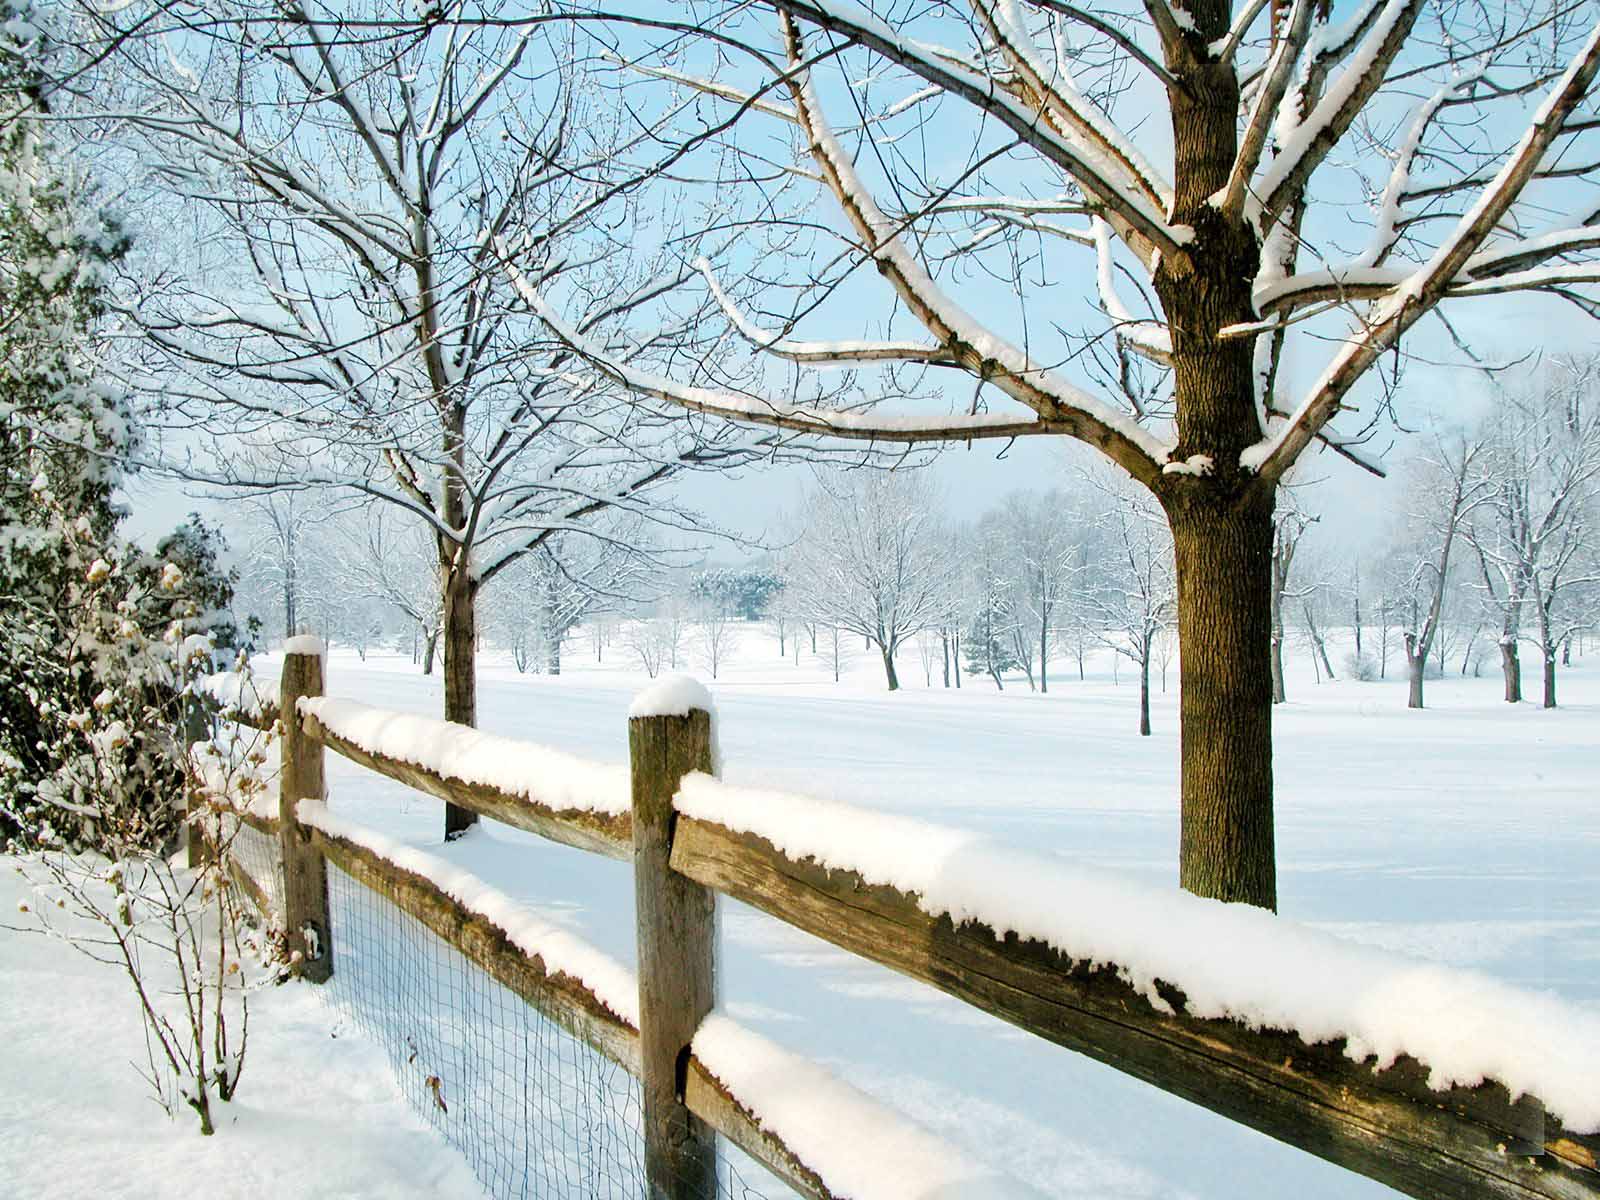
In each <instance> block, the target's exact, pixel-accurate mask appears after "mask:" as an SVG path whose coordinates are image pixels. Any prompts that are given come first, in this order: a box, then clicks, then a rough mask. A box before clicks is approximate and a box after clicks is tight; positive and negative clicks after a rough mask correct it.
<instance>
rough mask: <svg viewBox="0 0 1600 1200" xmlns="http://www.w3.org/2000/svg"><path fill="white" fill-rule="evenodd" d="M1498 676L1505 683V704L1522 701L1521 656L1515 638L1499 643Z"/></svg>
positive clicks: (1505, 639)
mask: <svg viewBox="0 0 1600 1200" xmlns="http://www.w3.org/2000/svg"><path fill="white" fill-rule="evenodd" d="M1500 674H1501V675H1503V676H1504V677H1505V681H1506V703H1507V704H1519V703H1521V701H1522V654H1521V651H1520V650H1519V648H1518V646H1517V640H1516V638H1503V639H1501V642H1500Z"/></svg>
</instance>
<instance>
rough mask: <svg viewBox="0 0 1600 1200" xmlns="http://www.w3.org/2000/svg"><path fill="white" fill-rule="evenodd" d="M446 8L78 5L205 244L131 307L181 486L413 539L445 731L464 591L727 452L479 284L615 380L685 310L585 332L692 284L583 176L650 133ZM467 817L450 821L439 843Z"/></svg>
mask: <svg viewBox="0 0 1600 1200" xmlns="http://www.w3.org/2000/svg"><path fill="white" fill-rule="evenodd" d="M451 7H452V9H453V11H452V14H451V15H452V18H465V19H445V14H444V12H443V6H436V7H435V8H434V9H432V10H430V13H429V14H428V15H427V16H426V17H425V18H423V19H422V20H421V21H420V22H419V23H418V24H416V25H414V26H412V27H410V28H407V29H404V30H401V29H398V28H397V29H395V30H394V31H393V35H392V36H389V35H388V34H386V33H385V32H383V31H381V30H379V29H376V28H374V31H373V34H372V36H370V37H349V36H346V27H345V23H346V22H347V21H349V20H352V19H353V20H357V21H372V22H376V23H378V24H380V25H381V23H382V22H383V21H385V20H386V19H387V18H389V17H390V16H392V15H393V9H392V7H391V6H388V5H382V4H377V3H364V4H363V3H358V4H356V5H355V6H353V7H348V8H345V9H343V10H342V11H340V12H337V13H333V12H329V11H328V10H326V9H324V8H322V7H321V6H320V5H318V4H316V3H315V2H314V0H288V2H287V3H278V2H276V0H273V2H272V3H267V2H266V0H260V2H257V0H233V2H227V3H224V4H221V5H219V6H217V9H216V11H214V12H208V14H207V20H206V21H205V22H204V23H203V25H202V26H190V27H186V28H185V27H182V26H184V25H185V22H184V19H183V18H182V16H181V14H179V13H178V12H177V10H176V9H159V8H158V11H157V12H156V13H154V14H151V13H148V12H146V11H145V8H144V6H142V5H136V6H131V7H124V8H103V7H101V8H93V9H86V12H85V16H86V19H88V20H89V21H91V22H93V23H94V24H96V25H98V26H99V27H100V30H101V36H102V37H103V38H104V39H106V40H107V41H108V42H111V43H113V44H116V45H118V46H119V47H120V61H121V63H122V66H123V67H124V70H125V74H124V81H125V83H126V85H127V87H128V88H129V89H131V90H130V93H129V94H130V96H131V98H132V103H131V104H130V107H129V109H128V111H129V112H130V113H131V114H132V116H131V117H130V121H131V127H132V129H133V130H134V132H135V133H136V134H137V135H138V136H140V137H141V138H142V139H143V140H142V141H141V143H140V147H141V150H142V152H143V153H145V154H146V155H148V157H149V158H150V159H152V160H153V161H154V163H155V164H156V168H157V171H158V173H159V178H160V179H161V180H162V181H164V182H165V184H166V185H167V186H168V188H169V194H172V195H175V196H176V197H177V198H179V199H180V200H181V201H182V202H184V203H186V204H188V205H190V206H195V207H197V208H198V209H200V210H202V211H203V212H204V214H205V216H204V220H206V221H207V222H208V223H209V225H210V227H211V240H212V241H214V242H215V243H216V244H217V245H220V246H225V247H226V248H227V253H228V254H229V255H230V261H229V263H228V264H223V265H221V266H222V269H214V270H210V271H206V272H204V273H202V274H200V275H198V276H197V277H196V278H194V279H190V278H183V277H162V278H158V279H155V280H152V281H150V283H149V286H147V288H146V289H145V294H144V295H143V297H142V298H141V301H142V302H141V303H140V304H139V306H138V308H137V310H136V311H135V312H134V313H133V314H132V315H133V316H134V317H136V319H137V320H138V321H139V322H140V326H141V328H142V330H143V332H144V334H145V336H146V337H147V338H148V344H149V345H150V346H151V347H153V349H154V351H155V354H154V357H153V361H152V362H151V364H150V367H151V369H150V371H149V373H148V375H147V377H146V378H145V379H144V380H143V381H142V382H144V383H146V384H147V385H148V390H149V391H151V392H152V393H154V394H155V395H157V396H158V397H159V398H160V406H161V410H162V412H163V423H164V424H165V425H166V426H169V427H181V428H184V429H186V430H187V429H191V428H193V427H196V426H198V427H201V428H205V429H209V430H211V431H212V432H213V433H215V434H216V435H217V442H218V461H217V465H215V466H214V467H210V468H205V469H204V470H199V469H197V468H194V467H192V466H185V467H184V468H183V469H184V470H185V472H186V473H188V474H190V475H203V476H204V477H205V478H208V479H211V480H214V481H216V482H220V483H224V484H230V485H236V486H241V487H245V488H251V489H259V490H274V489H282V488H285V487H297V488H298V487H306V486H320V487H329V488H336V489H345V490H347V491H352V492H359V493H364V494H365V495H368V496H371V497H374V498H376V499H378V500H381V501H383V502H385V503H387V504H389V505H391V506H394V507H396V508H398V509H399V510H402V511H404V512H406V513H408V514H411V516H412V517H413V518H414V519H416V520H417V521H418V522H419V524H421V525H424V526H425V527H426V528H427V529H428V530H430V531H431V534H432V537H433V541H434V557H435V559H436V561H437V571H436V572H434V573H433V575H432V577H433V578H434V580H435V581H436V582H437V585H438V587H439V589H440V599H441V606H442V614H443V628H442V632H441V635H440V636H441V640H442V642H443V658H444V672H443V674H444V716H445V718H446V719H447V720H451V721H456V722H460V723H463V724H468V725H471V724H474V723H475V721H476V715H477V693H476V671H475V662H476V657H475V656H476V647H477V641H478V638H477V619H478V618H477V596H478V592H479V589H480V588H481V587H482V586H483V585H484V584H485V583H487V582H488V581H490V580H492V579H493V578H495V576H497V575H498V574H499V573H500V572H502V571H504V570H506V569H507V568H508V567H509V566H510V565H511V564H512V563H514V562H515V561H517V559H518V558H519V557H521V556H522V555H524V554H527V553H530V552H532V551H533V550H535V549H536V548H538V547H539V546H541V545H542V544H544V543H545V542H546V541H547V540H548V539H550V538H552V537H555V536H557V535H559V534H560V533H561V532H563V531H567V530H574V529H582V528H584V527H585V525H586V523H587V522H588V521H589V520H590V519H592V518H593V517H594V516H595V515H596V514H598V513H602V512H610V511H624V512H629V513H634V514H638V515H640V516H642V517H647V518H649V519H651V520H655V521H674V522H677V523H682V522H684V521H687V520H688V519H689V518H688V517H687V516H686V515H684V514H681V513H675V510H673V509H672V508H671V507H669V506H666V505H664V503H663V502H662V501H661V499H660V497H659V494H657V493H658V485H659V484H661V483H662V482H663V481H664V480H666V479H667V478H669V477H670V476H671V475H672V474H673V473H674V472H675V471H677V470H679V469H681V468H684V467H686V466H691V465H716V464H719V463H721V462H724V461H726V459H727V457H728V456H729V455H735V454H736V451H734V450H733V449H731V448H730V447H729V446H728V445H723V446H722V447H720V448H714V447H712V446H711V444H710V442H709V441H708V440H707V439H706V438H705V437H702V433H703V432H704V431H703V430H702V429H700V428H699V427H697V426H695V425H691V424H688V423H685V422H683V421H681V420H668V419H667V418H666V417H665V416H664V415H663V414H662V413H660V412H658V411H656V410H654V409H652V408H651V407H650V406H647V405H639V404H626V403H619V393H618V390H617V389H616V388H614V387H611V386H608V385H605V384H602V383H598V382H597V381H596V380H595V379H594V377H593V376H592V375H585V376H584V377H581V378H580V377H575V376H574V375H572V374H571V373H570V372H569V371H568V370H567V369H566V364H567V362H568V360H569V359H570V357H571V356H570V352H569V351H567V350H566V349H564V348H563V347H562V346H560V345H556V344H553V343H550V342H549V340H548V339H546V338H544V337H542V335H541V333H540V327H539V326H538V324H537V323H536V322H535V321H534V320H533V318H532V317H531V316H530V315H529V314H528V313H527V310H526V307H525V306H524V305H523V304H522V302H521V301H520V300H518V299H516V298H515V293H514V291H513V287H512V283H511V281H510V279H509V278H508V276H507V274H506V265H507V263H509V262H514V263H516V264H517V265H518V266H519V267H520V268H521V269H522V270H523V271H525V272H527V273H528V275H529V276H530V277H532V278H536V279H538V280H539V281H540V284H541V286H543V287H546V288H551V289H555V290H557V291H558V293H559V294H560V295H561V296H562V297H563V299H564V301H566V302H567V303H569V304H570V305H571V307H572V310H573V312H574V314H575V315H574V320H575V321H576V322H577V325H578V327H579V328H581V329H583V330H585V331H587V332H589V333H591V334H592V335H594V336H596V337H600V338H602V339H603V341H604V342H605V344H606V345H607V347H608V349H609V350H610V352H612V353H616V354H618V355H620V356H621V357H622V358H623V359H624V360H626V361H628V362H630V363H636V364H647V363H651V362H657V363H661V362H667V361H670V359H671V357H672V356H673V355H676V354H683V353H691V354H692V353H694V351H695V344H696V334H695V330H696V328H697V324H698V323H697V321H696V319H695V315H696V314H695V306H694V305H690V306H689V307H688V308H687V309H686V310H685V311H683V312H681V313H678V314H677V315H676V316H674V317H671V318H669V319H665V320H664V322H663V324H662V326H661V327H659V328H657V329H656V330H654V331H652V332H647V333H644V334H636V335H635V336H631V337H630V338H629V339H628V340H626V341H623V340H620V339H616V338H611V337H610V336H609V335H608V333H607V330H608V329H609V325H608V322H611V321H613V320H615V319H616V318H617V316H618V314H620V313H624V312H626V311H627V310H628V309H630V308H631V307H633V306H635V305H638V304H640V303H643V302H645V301H647V300H651V299H656V298H659V297H660V296H662V295H663V294H664V293H669V292H672V291H673V290H675V289H676V288H677V287H678V286H679V285H680V284H681V283H682V281H683V280H684V279H685V278H687V277H688V275H689V274H690V269H689V268H688V267H686V266H683V265H681V264H675V263H672V262H666V261H665V260H663V261H657V262H652V261H650V258H651V250H650V248H651V247H659V245H660V244H661V243H662V241H663V239H666V240H670V238H671V237H672V234H673V231H672V229H671V228H670V227H669V226H668V225H663V223H662V221H661V220H659V219H658V218H657V217H656V216H655V215H653V214H650V215H645V216H641V215H640V213H639V211H638V210H637V208H636V207H635V205H634V198H633V194H632V193H631V192H630V190H629V189H628V188H626V187H619V188H612V187H607V186H599V185H597V183H596V181H595V178H596V173H599V174H604V173H605V172H606V171H607V170H609V169H610V168H609V164H612V163H620V162H622V161H624V160H625V159H626V157H627V154H628V151H629V148H630V146H632V145H634V144H637V143H646V144H648V143H652V142H653V141H654V140H655V137H656V131H655V130H653V129H651V128H640V127H639V125H638V124H637V123H636V120H635V116H636V114H633V113H629V112H626V111H624V110H621V109H619V108H617V107H616V106H614V105H612V104H611V103H610V100H609V97H607V96H604V95H603V94H597V93H596V92H595V90H594V88H593V87H592V86H591V85H590V84H589V83H588V82H587V80H586V76H585V74H584V71H583V70H582V69H580V66H579V64H578V62H577V58H576V56H575V53H574V50H573V46H572V45H571V44H570V42H569V41H566V40H563V36H562V35H561V34H560V33H558V32H556V31H555V29H554V27H550V26H539V25H536V24H534V25H528V26H525V27H520V28H519V27H518V26H517V24H516V23H515V22H513V21H507V20H503V19H498V18H501V17H505V16H508V15H509V14H510V9H509V8H506V11H504V12H502V11H501V6H499V5H496V4H490V5H488V6H477V5H474V6H473V7H472V8H471V10H470V11H467V10H466V9H465V8H464V6H462V5H453V6H451ZM172 22H176V23H177V24H178V25H179V26H180V28H177V29H172V28H170V25H171V23H172ZM136 33H137V34H138V36H135V34H136ZM153 33H161V34H163V35H165V36H159V37H157V36H151V35H152V34H153ZM692 215H693V214H692V213H690V212H687V211H685V212H684V213H683V215H682V216H681V217H679V218H678V219H680V220H688V219H692ZM658 257H659V254H658ZM213 266H219V264H213ZM267 430H271V431H285V430H287V431H291V432H292V435H293V440H292V441H285V442H282V443H280V446H279V457H278V461H277V462H276V463H275V464H271V465H269V466H268V467H266V468H263V467H261V466H259V465H257V464H255V463H253V462H250V461H247V460H245V459H242V458H241V457H239V456H238V455H237V454H235V453H234V452H233V448H234V447H236V445H237V441H238V439H239V438H240V437H241V435H250V434H253V433H255V432H257V431H267ZM711 437H713V438H720V439H721V440H722V441H723V442H725V443H726V442H728V440H729V438H728V434H727V433H726V431H725V428H724V427H721V426H719V427H718V429H717V430H713V431H711ZM750 440H751V439H750V438H748V437H746V438H744V442H749V441H750ZM762 440H765V441H767V442H768V443H770V442H771V440H772V439H771V438H770V437H768V438H765V439H762ZM652 497H653V498H652ZM473 819H474V818H473V816H472V814H471V813H469V812H468V811H467V810H464V809H459V808H456V807H455V806H447V809H446V819H445V823H446V833H447V836H448V835H452V834H454V833H456V832H459V831H460V830H461V829H463V828H465V827H466V826H467V825H468V824H470V823H471V821H472V820H473Z"/></svg>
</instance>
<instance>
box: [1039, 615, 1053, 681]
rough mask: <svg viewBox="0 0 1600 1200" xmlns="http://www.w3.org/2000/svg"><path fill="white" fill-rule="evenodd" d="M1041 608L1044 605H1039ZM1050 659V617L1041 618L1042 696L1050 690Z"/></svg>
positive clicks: (1040, 660)
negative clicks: (1048, 664) (1047, 664)
mask: <svg viewBox="0 0 1600 1200" xmlns="http://www.w3.org/2000/svg"><path fill="white" fill-rule="evenodd" d="M1039 607H1040V608H1041V609H1043V608H1044V605H1042V604H1041V605H1040V606H1039ZM1049 661H1050V618H1049V617H1047V616H1044V617H1040V618H1039V694H1040V695H1041V696H1042V695H1044V694H1046V693H1047V692H1049V690H1050V680H1049V679H1048V678H1047V668H1046V666H1045V664H1046V663H1048V662H1049Z"/></svg>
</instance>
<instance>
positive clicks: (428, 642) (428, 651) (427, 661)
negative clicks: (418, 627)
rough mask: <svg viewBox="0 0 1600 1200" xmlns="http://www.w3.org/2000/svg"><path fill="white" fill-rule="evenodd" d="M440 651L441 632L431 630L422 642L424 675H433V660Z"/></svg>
mask: <svg viewBox="0 0 1600 1200" xmlns="http://www.w3.org/2000/svg"><path fill="white" fill-rule="evenodd" d="M438 649H439V631H438V630H437V629H430V630H428V632H427V635H426V636H425V637H424V638H423V642H422V673H423V674H424V675H432V674H433V658H434V655H435V654H436V653H437V652H438Z"/></svg>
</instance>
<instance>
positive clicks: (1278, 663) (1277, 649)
mask: <svg viewBox="0 0 1600 1200" xmlns="http://www.w3.org/2000/svg"><path fill="white" fill-rule="evenodd" d="M1271 670H1272V702H1273V703H1274V704H1282V703H1283V702H1284V701H1285V700H1287V699H1288V698H1289V697H1288V693H1287V692H1286V691H1285V690H1284V686H1283V632H1282V631H1281V630H1278V629H1274V630H1273V631H1272V663H1271Z"/></svg>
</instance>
